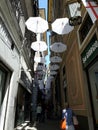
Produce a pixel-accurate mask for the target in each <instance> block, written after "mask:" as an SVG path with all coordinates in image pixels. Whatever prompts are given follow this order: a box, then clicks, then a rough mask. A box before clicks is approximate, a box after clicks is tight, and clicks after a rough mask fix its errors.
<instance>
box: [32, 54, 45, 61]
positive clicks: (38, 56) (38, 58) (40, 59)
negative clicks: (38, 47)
mask: <svg viewBox="0 0 98 130" xmlns="http://www.w3.org/2000/svg"><path fill="white" fill-rule="evenodd" d="M34 61H35V62H36V63H45V58H44V57H41V56H40V52H35V56H34Z"/></svg>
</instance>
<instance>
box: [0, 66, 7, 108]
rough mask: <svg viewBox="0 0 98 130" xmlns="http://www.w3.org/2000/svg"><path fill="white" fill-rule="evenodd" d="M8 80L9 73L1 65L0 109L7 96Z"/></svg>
mask: <svg viewBox="0 0 98 130" xmlns="http://www.w3.org/2000/svg"><path fill="white" fill-rule="evenodd" d="M6 79H7V71H6V70H5V69H4V68H3V67H2V66H1V65H0V108H1V105H2V102H3V99H4V95H5V83H6Z"/></svg>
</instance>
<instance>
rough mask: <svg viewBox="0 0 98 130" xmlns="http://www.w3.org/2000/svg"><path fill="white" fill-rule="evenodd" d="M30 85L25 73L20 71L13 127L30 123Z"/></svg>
mask: <svg viewBox="0 0 98 130" xmlns="http://www.w3.org/2000/svg"><path fill="white" fill-rule="evenodd" d="M31 85H32V84H31V83H30V81H29V79H28V77H27V76H26V74H25V72H24V71H22V73H21V78H20V80H19V85H18V92H17V101H16V102H17V103H16V114H15V127H16V126H18V125H20V124H22V123H24V122H25V121H26V122H30V116H31V115H30V114H31V113H30V112H31V107H30V106H31V93H32V92H31V91H32V90H31Z"/></svg>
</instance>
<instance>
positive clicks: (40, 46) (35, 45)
mask: <svg viewBox="0 0 98 130" xmlns="http://www.w3.org/2000/svg"><path fill="white" fill-rule="evenodd" d="M31 48H32V49H33V50H34V51H40V52H42V51H46V50H47V45H46V43H45V42H44V41H36V42H32V44H31Z"/></svg>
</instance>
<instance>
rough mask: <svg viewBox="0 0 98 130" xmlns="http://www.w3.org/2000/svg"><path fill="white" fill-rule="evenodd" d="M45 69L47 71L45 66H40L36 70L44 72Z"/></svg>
mask: <svg viewBox="0 0 98 130" xmlns="http://www.w3.org/2000/svg"><path fill="white" fill-rule="evenodd" d="M44 69H45V66H43V65H38V66H37V67H36V70H44Z"/></svg>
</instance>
